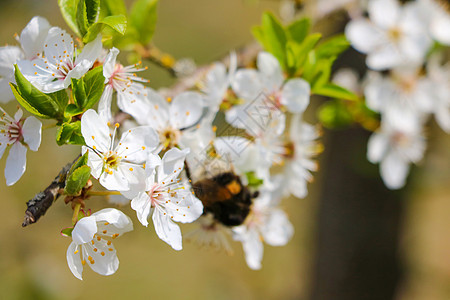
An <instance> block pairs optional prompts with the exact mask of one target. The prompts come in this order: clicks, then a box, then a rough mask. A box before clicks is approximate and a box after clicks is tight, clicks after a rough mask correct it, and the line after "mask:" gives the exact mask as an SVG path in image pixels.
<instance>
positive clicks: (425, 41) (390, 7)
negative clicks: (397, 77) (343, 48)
mask: <svg viewBox="0 0 450 300" xmlns="http://www.w3.org/2000/svg"><path fill="white" fill-rule="evenodd" d="M368 12H369V17H370V19H369V20H368V19H365V18H358V19H355V20H352V21H351V22H350V23H349V24H348V25H347V27H346V29H345V35H346V36H347V38H348V39H349V41H350V42H351V44H352V46H353V47H354V48H355V49H356V50H358V51H360V52H362V53H366V54H367V60H366V63H367V66H368V67H369V68H371V69H374V70H384V69H388V68H392V67H397V66H401V65H405V64H410V63H414V64H420V63H422V62H423V60H424V58H425V55H426V53H427V51H428V49H429V48H430V46H431V38H430V37H429V35H428V32H427V30H426V28H424V26H423V25H424V24H423V23H422V22H421V20H420V16H419V15H418V13H417V11H416V10H412V9H409V5H405V6H403V7H402V6H400V4H399V3H398V2H397V1H396V0H373V1H369V3H368Z"/></svg>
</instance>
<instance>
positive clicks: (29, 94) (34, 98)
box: [11, 65, 69, 121]
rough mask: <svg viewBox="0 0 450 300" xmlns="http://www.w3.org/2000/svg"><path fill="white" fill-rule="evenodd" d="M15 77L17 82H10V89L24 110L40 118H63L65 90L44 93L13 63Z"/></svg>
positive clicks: (66, 97)
mask: <svg viewBox="0 0 450 300" xmlns="http://www.w3.org/2000/svg"><path fill="white" fill-rule="evenodd" d="M15 79H16V83H17V84H11V88H12V91H13V93H14V95H15V96H16V99H17V101H18V102H19V103H20V104H21V105H22V106H23V107H24V108H25V109H26V110H28V111H29V112H30V113H32V114H34V115H36V116H38V117H41V118H47V119H49V118H53V119H56V120H59V121H62V120H63V118H64V110H65V108H66V106H67V103H68V100H69V98H68V96H67V93H66V91H65V90H61V91H58V92H55V93H51V94H44V93H43V92H41V91H39V90H38V89H37V88H35V87H34V86H33V85H32V84H31V83H30V82H29V81H28V80H27V79H26V78H25V76H23V75H22V73H21V72H20V70H19V68H18V67H17V65H15Z"/></svg>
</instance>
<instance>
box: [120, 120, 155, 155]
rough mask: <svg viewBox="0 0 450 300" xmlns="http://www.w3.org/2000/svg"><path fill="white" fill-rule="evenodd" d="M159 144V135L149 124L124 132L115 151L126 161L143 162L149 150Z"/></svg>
mask: <svg viewBox="0 0 450 300" xmlns="http://www.w3.org/2000/svg"><path fill="white" fill-rule="evenodd" d="M158 145H159V136H158V134H157V133H156V131H155V130H154V129H153V128H152V127H150V126H139V127H135V128H132V129H129V130H128V131H127V132H125V133H124V134H123V135H122V137H121V139H120V141H119V146H118V147H117V152H118V153H119V155H120V156H122V157H125V156H126V157H127V159H126V160H127V161H130V162H135V163H143V162H145V160H146V159H147V157H148V153H149V152H150V151H153V150H155V149H156V148H157V147H158Z"/></svg>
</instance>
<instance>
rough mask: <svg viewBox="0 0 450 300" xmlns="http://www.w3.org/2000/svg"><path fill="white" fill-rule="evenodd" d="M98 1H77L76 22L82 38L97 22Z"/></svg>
mask: <svg viewBox="0 0 450 300" xmlns="http://www.w3.org/2000/svg"><path fill="white" fill-rule="evenodd" d="M99 12H100V0H78V5H77V12H76V15H75V16H76V21H77V26H78V29H79V32H80V33H81V35H82V36H83V37H84V35H85V34H86V33H87V32H88V30H89V28H90V27H91V25H93V24H94V23H95V22H97V19H98V15H99Z"/></svg>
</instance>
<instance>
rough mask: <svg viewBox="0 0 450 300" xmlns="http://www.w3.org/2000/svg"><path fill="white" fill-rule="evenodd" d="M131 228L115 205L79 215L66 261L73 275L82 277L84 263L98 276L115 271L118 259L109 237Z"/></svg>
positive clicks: (128, 221)
mask: <svg viewBox="0 0 450 300" xmlns="http://www.w3.org/2000/svg"><path fill="white" fill-rule="evenodd" d="M131 230H133V223H132V222H131V220H130V218H129V217H127V216H126V215H125V214H124V213H122V212H121V211H119V210H117V209H114V208H105V209H102V210H100V211H98V212H96V213H93V214H92V215H90V216H87V217H84V218H81V219H80V220H79V221H78V222H77V223H76V224H75V227H74V229H73V231H72V240H73V241H72V243H71V244H70V245H69V248H68V249H67V263H68V265H69V268H70V270H71V271H72V273H73V275H74V276H75V277H76V278H78V279H80V280H82V279H83V278H82V273H83V267H84V265H85V264H88V265H89V267H91V269H92V270H93V271H94V272H96V273H98V274H100V275H105V276H106V275H112V274H114V273H115V272H116V271H117V269H118V268H119V259H118V258H117V253H116V249H115V248H114V245H113V244H112V240H115V239H116V238H117V237H119V236H121V235H123V234H124V233H126V232H128V231H131Z"/></svg>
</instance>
